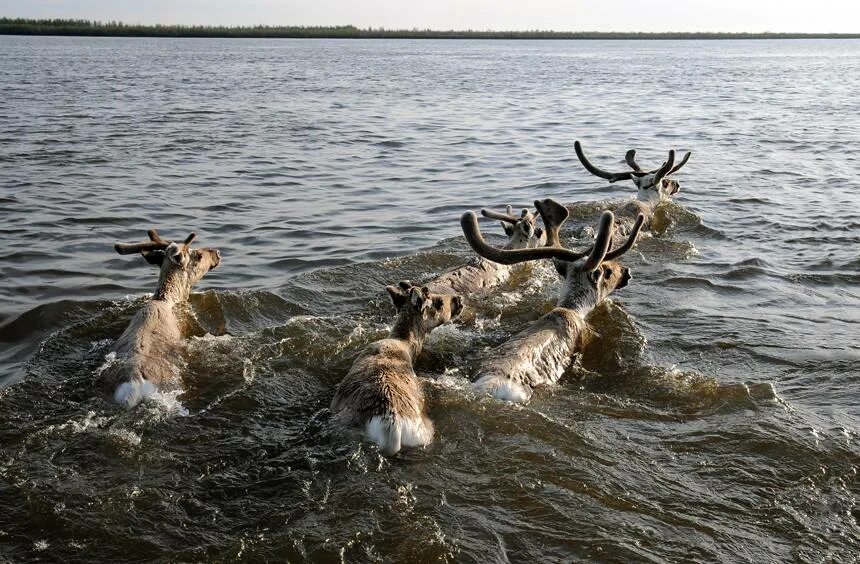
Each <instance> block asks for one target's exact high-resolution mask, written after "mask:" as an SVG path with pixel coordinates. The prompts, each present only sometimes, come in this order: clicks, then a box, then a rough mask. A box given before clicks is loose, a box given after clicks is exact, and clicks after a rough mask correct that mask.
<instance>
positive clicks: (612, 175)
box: [573, 141, 634, 183]
mask: <svg viewBox="0 0 860 564" xmlns="http://www.w3.org/2000/svg"><path fill="white" fill-rule="evenodd" d="M573 149H574V151H576V156H577V157H579V162H581V163H582V166H584V167H585V170H587V171H588V172H590V173H591V174H593V175H594V176H599V177H600V178H605V179H606V180H608V181H609V182H610V183H612V182H618V181H619V180H630V178H632V177H633V172H634V171H627V172H609V171H606V170H603V169H601V168H598V167H596V166H594V165H593V164H591V162H590V161H589V160H588V159H587V158H586V157H585V153H583V152H582V144H581V143H580V142H579V141H574V143H573Z"/></svg>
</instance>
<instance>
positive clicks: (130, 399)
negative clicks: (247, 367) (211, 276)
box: [107, 229, 221, 407]
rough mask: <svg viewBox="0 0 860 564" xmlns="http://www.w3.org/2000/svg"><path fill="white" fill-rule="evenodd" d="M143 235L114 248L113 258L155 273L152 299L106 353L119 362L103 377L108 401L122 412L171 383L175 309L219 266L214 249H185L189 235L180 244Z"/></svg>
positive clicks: (178, 337) (176, 346)
mask: <svg viewBox="0 0 860 564" xmlns="http://www.w3.org/2000/svg"><path fill="white" fill-rule="evenodd" d="M147 235H148V236H149V241H145V242H143V243H117V244H115V245H114V249H115V250H116V252H118V253H119V254H121V255H130V254H135V253H140V254H141V256H143V258H144V259H145V260H146V262H148V263H149V264H152V265H155V266H158V267H159V268H160V272H159V276H158V287H157V288H156V290H155V294H154V295H153V296H152V299H151V300H149V302H147V303H146V305H144V306H143V308H142V309H141V310H140V311H138V312H137V313H136V314H135V316H134V317H133V318H132V320H131V323H129V324H128V327H127V328H126V330H125V331H123V333H122V335H120V337H119V339H117V341H116V343H114V345H113V348H112V349H111V350H112V352H113V353H115V354H116V360H117V361H119V362H116V363H114V369H113V370H112V371H111V372H110V374H108V375H107V376H108V377H109V380H110V384H111V385H112V386H114V387H115V391H114V401H116V402H117V403H119V404H122V405H124V406H126V407H134V406H135V405H137V404H138V403H140V401H141V400H143V399H144V398H145V397H146V396H148V395H151V394H152V393H154V392H155V391H157V390H158V388H160V387H162V386H163V385H166V384H171V383H174V382H175V381H176V379H177V373H178V370H179V369H178V367H177V365H176V360H177V358H178V356H179V354H180V345H181V342H182V332H181V330H180V324H179V318H178V317H177V315H176V314H177V311H176V308H177V307H178V306H181V305H182V304H184V303H186V302H187V301H188V296H189V295H190V294H191V287H192V286H193V285H194V283H195V282H197V281H198V280H200V279H201V278H203V276H204V275H205V274H206V273H207V272H209V271H210V270H212V269H213V268H215V267H216V266H218V264H219V263H220V262H221V255H220V253H219V252H218V250H216V249H192V248H191V242H192V241H193V240H194V237H195V234H194V233H191V234H190V235H188V237H186V238H185V240H184V241H182V242H173V241H167V240H164V239H162V238H161V237H160V236H159V235H158V233H157V232H156V231H155V230H154V229H152V230H150V231H149V232H148V233H147Z"/></svg>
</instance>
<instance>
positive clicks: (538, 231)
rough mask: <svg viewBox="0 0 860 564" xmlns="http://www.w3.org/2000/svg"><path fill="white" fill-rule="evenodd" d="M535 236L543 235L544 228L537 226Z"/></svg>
mask: <svg viewBox="0 0 860 564" xmlns="http://www.w3.org/2000/svg"><path fill="white" fill-rule="evenodd" d="M535 237H537V238H538V239H540V238H541V237H543V228H542V227H535Z"/></svg>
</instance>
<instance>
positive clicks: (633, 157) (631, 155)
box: [624, 149, 693, 176]
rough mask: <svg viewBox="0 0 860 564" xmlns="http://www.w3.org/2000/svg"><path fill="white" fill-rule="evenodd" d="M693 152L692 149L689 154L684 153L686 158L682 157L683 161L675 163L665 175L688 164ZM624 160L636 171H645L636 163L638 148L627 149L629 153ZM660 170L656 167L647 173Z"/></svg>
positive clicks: (673, 172)
mask: <svg viewBox="0 0 860 564" xmlns="http://www.w3.org/2000/svg"><path fill="white" fill-rule="evenodd" d="M692 154H693V153H691V152H690V151H687V154H686V155H684V158H683V159H681V162H680V163H678V164H677V165H675V166H674V167H672V169H671V170H670V171H669V172H667V173H666V174H664V175H663V176H669V175H670V174H675V173H676V172H678V171H679V170H681V167H683V166H684V165H685V164H687V161H688V160H690V155H692ZM624 160H625V161H627V165H628V166H629V167H630V168H632V169H633V170H634V171H636V172H643V170H642V168H641V167H640V166H639V165H638V164H637V163H636V149H630V150H629V151H627V154H626V155H624ZM658 170H660V169H659V168H655V169H654V170H651V171H648V172H646V174H654V173H656V172H657V171H658Z"/></svg>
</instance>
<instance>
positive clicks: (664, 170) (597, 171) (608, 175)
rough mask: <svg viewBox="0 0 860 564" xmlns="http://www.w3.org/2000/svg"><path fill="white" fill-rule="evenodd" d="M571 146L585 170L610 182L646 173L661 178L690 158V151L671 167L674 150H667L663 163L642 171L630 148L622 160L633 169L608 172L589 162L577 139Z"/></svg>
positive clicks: (634, 151)
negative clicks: (667, 154) (657, 166)
mask: <svg viewBox="0 0 860 564" xmlns="http://www.w3.org/2000/svg"><path fill="white" fill-rule="evenodd" d="M573 148H574V150H575V151H576V156H577V157H579V162H581V163H582V166H584V167H585V170H587V171H588V172H590V173H591V174H593V175H595V176H599V177H600V178H605V179H606V180H608V181H609V182H610V183H612V182H618V181H619V180H629V179H631V178H632V177H634V176H645V175H646V174H655V175H657V178H658V179H659V178H663V177H664V176H667V175H669V174H672V173H673V172H675V171H676V170H678V169H679V168H681V167H682V166H684V165H685V164H687V159H689V158H690V153H687V154H686V155H684V159H683V160H682V161H681V162H680V163H679V164H678V166H677V167H675V168H672V167H673V166H674V164H675V150H674V149H670V150H669V158H668V160H666V162H664V163H663V165H662V166H661V167H660V168H658V169H654V170H652V171H647V172H646V171H644V170H642V168H641V167H640V166H639V165H638V164H637V163H636V150H635V149H630V150H629V151H627V154H626V155H625V156H624V160H625V161H626V162H627V165H628V166H629V167H630V168H632V169H633V170H629V171H626V172H609V171H606V170H603V169H601V168H598V167H596V166H594V165H593V164H591V162H590V161H589V160H588V159H587V158H586V157H585V153H583V151H582V144H581V143H580V142H579V141H575V142H574V143H573Z"/></svg>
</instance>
